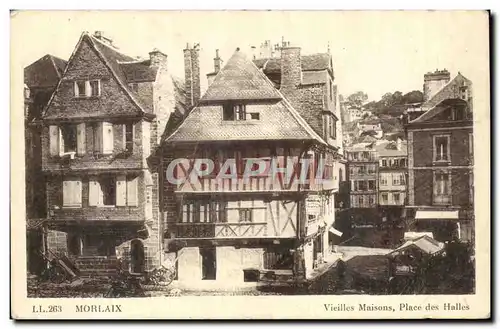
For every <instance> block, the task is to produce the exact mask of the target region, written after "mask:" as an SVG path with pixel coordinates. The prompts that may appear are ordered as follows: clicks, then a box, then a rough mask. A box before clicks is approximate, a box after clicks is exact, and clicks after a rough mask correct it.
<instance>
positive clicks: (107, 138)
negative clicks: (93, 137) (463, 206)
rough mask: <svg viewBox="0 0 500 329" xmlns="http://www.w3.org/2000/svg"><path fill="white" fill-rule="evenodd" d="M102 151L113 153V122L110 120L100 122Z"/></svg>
mask: <svg viewBox="0 0 500 329" xmlns="http://www.w3.org/2000/svg"><path fill="white" fill-rule="evenodd" d="M102 153H103V154H111V153H113V124H112V123H110V122H103V123H102Z"/></svg>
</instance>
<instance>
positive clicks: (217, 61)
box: [214, 49, 222, 74]
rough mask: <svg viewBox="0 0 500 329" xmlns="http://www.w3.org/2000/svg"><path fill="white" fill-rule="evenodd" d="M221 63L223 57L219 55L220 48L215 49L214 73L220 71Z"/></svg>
mask: <svg viewBox="0 0 500 329" xmlns="http://www.w3.org/2000/svg"><path fill="white" fill-rule="evenodd" d="M221 64H222V59H221V58H220V57H219V49H215V58H214V73H215V74H217V73H219V71H220V67H221Z"/></svg>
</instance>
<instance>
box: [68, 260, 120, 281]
mask: <svg viewBox="0 0 500 329" xmlns="http://www.w3.org/2000/svg"><path fill="white" fill-rule="evenodd" d="M117 263H118V260H117V258H116V257H114V256H80V257H78V258H76V259H75V265H76V267H77V268H78V269H79V271H80V276H81V277H91V276H112V275H115V274H116V273H117Z"/></svg>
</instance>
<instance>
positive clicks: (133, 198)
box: [127, 176, 138, 206]
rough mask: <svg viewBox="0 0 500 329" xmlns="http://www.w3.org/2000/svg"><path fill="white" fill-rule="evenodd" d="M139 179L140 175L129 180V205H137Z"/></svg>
mask: <svg viewBox="0 0 500 329" xmlns="http://www.w3.org/2000/svg"><path fill="white" fill-rule="evenodd" d="M137 180H138V177H137V176H135V177H133V178H129V179H128V180H127V204H128V205H129V206H137V204H138V200H137Z"/></svg>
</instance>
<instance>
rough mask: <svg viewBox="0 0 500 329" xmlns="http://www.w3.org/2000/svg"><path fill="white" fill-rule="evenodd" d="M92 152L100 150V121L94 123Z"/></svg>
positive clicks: (99, 151)
mask: <svg viewBox="0 0 500 329" xmlns="http://www.w3.org/2000/svg"><path fill="white" fill-rule="evenodd" d="M93 134H94V152H97V153H101V152H102V124H101V123H100V122H98V123H96V124H95V126H94V131H93Z"/></svg>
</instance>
